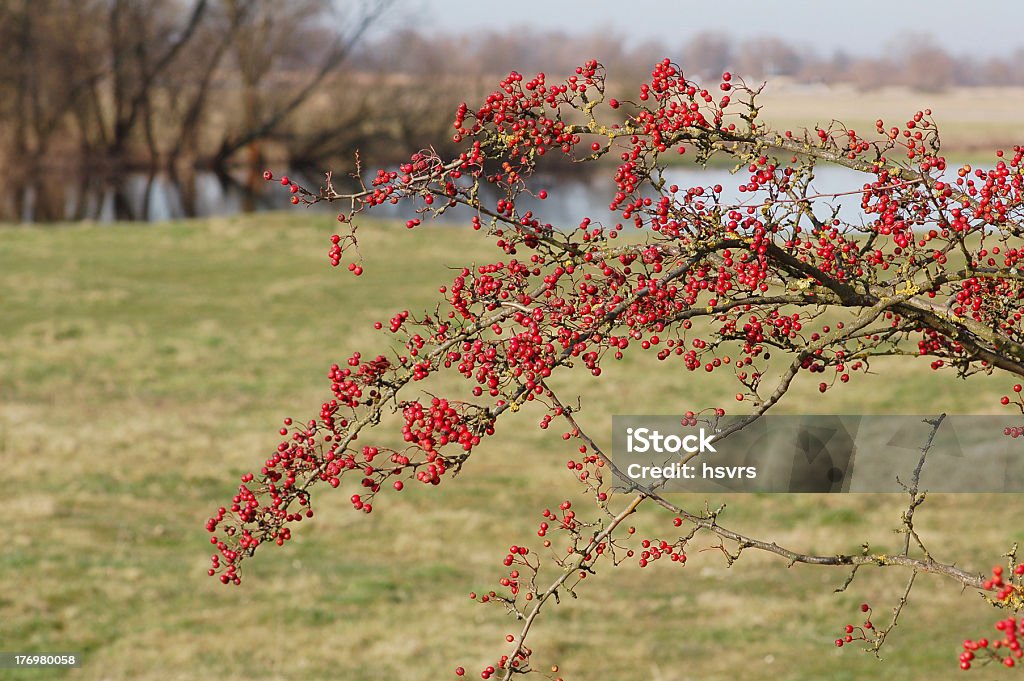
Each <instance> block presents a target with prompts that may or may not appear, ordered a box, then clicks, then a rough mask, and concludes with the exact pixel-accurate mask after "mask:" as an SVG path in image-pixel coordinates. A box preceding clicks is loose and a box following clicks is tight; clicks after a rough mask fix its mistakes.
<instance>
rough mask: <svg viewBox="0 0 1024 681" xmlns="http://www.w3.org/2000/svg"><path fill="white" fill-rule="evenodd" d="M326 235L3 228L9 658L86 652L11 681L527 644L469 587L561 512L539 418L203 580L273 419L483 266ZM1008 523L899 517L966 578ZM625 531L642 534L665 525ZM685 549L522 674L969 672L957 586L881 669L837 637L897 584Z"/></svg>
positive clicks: (844, 534)
mask: <svg viewBox="0 0 1024 681" xmlns="http://www.w3.org/2000/svg"><path fill="white" fill-rule="evenodd" d="M330 230H331V227H330V221H329V219H328V218H321V217H309V216H308V215H305V214H303V213H301V212H298V211H297V212H294V213H289V214H287V215H261V216H257V217H240V218H232V219H214V220H206V221H197V222H182V223H172V224H159V225H119V226H116V227H110V226H103V227H100V226H74V227H71V226H58V227H48V228H24V227H3V228H2V229H0V300H2V312H0V320H2V322H0V328H2V332H0V462H2V464H3V470H4V474H5V479H6V484H5V485H4V489H6V490H7V491H6V492H5V494H4V497H5V499H6V502H5V503H4V505H3V515H4V518H5V523H4V525H5V527H4V536H3V540H2V541H3V548H2V549H0V650H3V651H11V652H13V651H43V650H69V651H71V650H75V651H80V652H82V653H84V657H85V663H84V665H83V666H82V668H80V669H77V670H73V671H68V672H58V671H53V670H51V671H35V672H16V671H12V670H0V678H2V679H15V678H23V679H40V678H62V677H64V678H68V679H89V680H101V679H214V678H227V679H243V678H244V679H259V680H270V679H304V680H305V679H328V678H329V679H353V680H359V679H366V680H370V679H427V678H432V679H438V678H440V679H447V678H454V675H453V674H452V669H453V668H454V667H455V666H456V664H463V665H464V666H465V667H466V668H467V669H468V670H470V672H469V673H470V674H471V675H474V676H473V677H475V674H476V672H477V670H479V668H481V667H482V666H483V665H485V664H487V663H489V662H492V661H493V660H494V658H495V657H496V656H497V655H499V654H501V653H502V652H503V650H504V643H503V641H504V638H503V637H504V635H505V634H506V633H507V632H510V631H513V630H514V629H518V625H515V626H514V623H513V621H512V620H510V619H508V618H507V617H505V616H504V615H503V613H502V612H501V611H500V610H499V609H498V608H491V607H487V606H481V605H479V604H475V603H473V602H471V601H470V600H469V599H468V598H467V597H466V594H467V593H468V592H469V591H470V590H477V591H480V590H484V589H489V588H492V587H494V586H496V585H495V581H496V580H497V579H498V578H499V577H500V576H501V560H502V558H503V557H504V555H505V549H506V548H507V545H508V544H509V543H516V542H518V543H525V542H529V541H530V540H531V537H532V538H533V539H536V535H535V532H536V526H537V523H538V522H539V520H540V515H539V514H540V511H541V510H542V509H543V508H545V507H547V506H551V505H554V504H557V503H558V502H559V501H560V500H562V499H565V498H574V495H575V494H576V487H575V485H574V483H573V480H572V478H571V477H570V476H568V475H567V474H566V473H565V472H564V461H565V459H566V458H567V454H568V452H567V451H566V448H565V447H564V445H563V444H562V442H561V440H559V439H558V438H557V435H555V436H554V437H550V435H552V433H550V432H549V433H543V432H542V431H540V430H538V429H536V428H533V427H532V424H533V423H535V422H536V419H535V418H534V415H532V414H530V413H527V411H528V410H524V412H521V413H520V414H518V415H515V417H514V419H509V420H508V421H506V422H505V423H503V424H500V425H499V433H498V436H496V437H495V438H494V439H493V441H491V442H489V443H488V444H487V445H486V446H485V447H482V448H481V449H480V450H479V451H478V452H477V453H476V455H475V456H474V457H473V459H472V461H471V462H470V464H469V465H468V466H467V468H466V470H465V471H464V472H463V473H462V475H460V476H459V477H458V478H456V479H455V480H453V481H448V482H446V483H445V484H443V485H442V486H441V487H440V488H437V489H429V490H421V489H419V486H418V485H410V486H409V487H407V489H406V491H404V492H402V494H400V495H396V494H390V495H386V496H385V497H384V498H383V499H381V502H380V503H379V504H378V511H379V513H378V512H375V513H374V514H373V515H372V516H369V517H367V516H364V515H363V514H357V513H353V512H352V511H351V509H350V507H349V504H348V502H347V498H348V496H349V495H350V494H351V491H346V489H344V488H343V489H340V490H337V491H335V492H331V491H330V490H327V491H326V492H325V493H324V494H322V496H321V497H320V498H319V499H318V502H319V517H318V518H317V519H316V520H315V521H313V522H311V523H308V524H307V523H304V524H303V527H301V528H299V531H298V532H297V533H296V534H297V538H296V540H295V541H294V542H292V545H291V546H289V547H288V548H287V549H284V550H276V549H268V550H266V551H264V552H263V554H262V555H261V556H260V557H258V558H257V559H256V560H255V561H254V562H252V563H250V564H249V565H248V566H247V568H248V569H247V573H246V578H245V580H244V581H243V584H242V586H241V587H239V588H230V589H229V588H225V587H223V586H221V585H220V584H219V583H217V582H216V581H215V580H213V579H210V578H209V577H207V576H206V572H205V571H206V568H207V566H208V556H209V553H210V547H209V544H208V541H207V540H208V535H207V533H206V532H205V529H204V527H203V524H204V522H205V520H206V518H207V517H208V516H209V515H210V514H211V513H212V512H213V511H214V510H215V509H216V507H217V506H219V505H221V504H222V503H224V502H226V501H227V499H228V498H229V497H230V495H231V494H232V492H233V489H234V486H235V484H236V481H237V476H238V475H239V474H241V473H242V472H244V471H246V470H249V469H252V468H258V466H259V465H260V462H261V461H262V460H263V459H264V458H265V457H266V454H267V453H268V452H269V451H271V450H272V449H273V447H274V446H275V445H276V443H277V441H278V436H277V434H276V429H277V427H278V425H279V424H280V419H282V418H283V417H285V416H293V417H296V418H309V417H311V416H313V415H315V414H316V412H317V410H318V408H319V405H320V402H321V401H322V400H323V399H324V398H325V397H326V396H328V395H329V392H328V383H327V380H326V371H327V368H328V366H329V365H330V364H331V363H332V362H335V361H340V360H342V359H344V358H345V357H347V356H348V355H349V354H350V353H351V352H352V351H353V350H360V351H362V352H363V353H364V354H366V353H369V352H372V351H374V349H375V348H376V347H377V346H378V345H379V343H381V342H382V341H383V339H382V337H381V336H380V334H379V333H378V332H375V331H373V329H372V322H373V321H375V320H378V319H387V318H388V317H389V316H390V315H391V314H393V312H394V311H396V310H400V309H403V308H408V309H417V308H422V307H426V306H428V305H429V304H430V301H431V300H432V296H433V295H434V294H432V292H434V291H436V287H437V285H439V284H441V283H445V282H446V281H447V280H450V278H451V274H450V272H449V270H448V266H451V265H462V264H464V263H467V262H470V261H484V260H485V259H487V258H488V257H489V253H488V250H487V249H485V248H484V247H483V246H482V243H483V242H482V240H480V239H474V238H473V234H472V233H470V232H467V231H464V230H461V229H454V228H443V229H434V230H431V229H421V230H417V231H415V232H412V233H409V232H407V231H406V230H405V229H401V228H399V227H397V226H396V225H393V224H385V223H367V224H366V225H365V226H364V227H363V229H361V230H360V237H361V240H360V241H361V248H362V250H363V253H364V255H365V256H366V257H367V259H368V267H367V273H366V275H364V277H362V278H361V279H358V280H357V279H354V278H352V277H350V276H348V275H347V274H344V273H341V272H338V271H335V270H332V269H331V268H330V267H329V266H328V264H327V257H326V251H327V248H328V242H327V236H328V235H329V234H330ZM478 242H479V243H478ZM697 378H699V379H701V380H695V379H697ZM704 378H705V377H704V376H700V377H697V376H694V375H691V374H687V373H685V372H679V373H674V372H671V371H665V370H664V367H663V366H662V365H657V366H656V365H655V363H654V362H651V363H647V362H646V360H640V359H635V360H629V361H628V362H626V363H623V364H622V365H621V366H618V367H616V368H615V369H612V370H609V371H608V372H607V373H606V376H605V377H603V379H602V380H600V381H595V380H593V379H591V378H590V377H589V376H587V377H568V378H566V377H562V378H560V379H559V384H560V385H561V386H562V387H563V388H565V389H566V390H569V391H573V392H577V393H581V394H582V395H583V396H584V399H583V405H584V408H585V409H586V412H585V418H586V421H587V422H588V423H590V424H593V425H594V427H595V429H596V432H606V431H607V428H608V416H609V415H610V414H612V413H615V412H616V411H629V412H632V413H641V412H648V413H671V412H678V411H681V410H685V409H687V408H691V407H695V406H703V405H708V404H728V403H729V400H730V397H729V396H730V395H732V393H733V392H735V389H734V388H733V387H732V386H731V385H728V384H724V383H721V382H716V381H711V382H710V383H709V382H707V381H705V380H703V379H704ZM605 379H606V380H605ZM1007 383H1008V381H1006V380H1005V379H986V378H984V377H982V378H981V379H979V380H978V381H976V382H974V381H972V384H971V385H970V386H968V385H966V384H964V383H962V382H958V381H957V380H955V379H954V378H952V377H950V376H936V375H935V374H933V373H932V372H930V371H929V370H928V369H927V366H926V363H924V362H921V363H917V362H901V363H899V364H885V363H880V364H879V365H877V366H876V374H875V375H872V376H868V377H866V378H855V380H854V382H853V383H851V385H850V386H848V387H849V389H848V390H837V391H836V392H835V394H831V393H830V394H829V395H828V397H827V399H823V398H822V397H821V396H820V395H818V393H817V391H816V387H815V385H816V382H815V381H810V380H808V381H804V382H803V383H801V384H798V385H797V386H796V388H795V389H794V391H793V394H792V395H791V399H790V400H789V401H788V402H786V403H784V404H783V405H782V406H781V407H780V410H781V411H785V412H788V413H798V412H819V413H872V412H879V413H884V412H890V411H891V412H896V413H930V412H936V411H939V410H945V411H949V412H951V413H986V412H991V411H993V408H997V402H996V400H998V396H999V395H1000V394H1002V392H1004V391H1005V389H1006V384H1007ZM627 405H628V409H627V408H626V406H627ZM682 500H683V503H684V504H687V505H689V506H690V507H694V508H696V507H701V506H703V503H704V499H703V498H685V497H682ZM710 502H711V503H712V504H719V503H723V502H725V503H728V505H729V507H728V510H727V511H726V512H725V514H724V515H723V516H722V518H721V522H722V523H723V524H727V525H729V524H731V525H732V526H734V527H735V528H736V529H738V530H743V531H749V532H751V533H755V534H758V535H761V536H766V537H767V538H769V539H774V540H776V541H778V542H779V543H781V544H787V545H792V546H793V547H794V548H801V549H806V550H812V551H818V552H840V551H844V552H845V551H854V552H855V551H857V550H858V547H859V546H860V544H861V543H862V542H864V541H871V542H872V544H873V545H874V546H876V547H877V548H878V549H879V550H885V549H889V550H895V549H896V547H897V546H898V545H899V538H898V537H897V536H895V535H894V534H893V532H892V528H894V527H896V526H897V525H898V523H899V511H900V508H901V503H902V499H901V498H898V497H892V496H882V495H845V496H840V495H835V496H818V495H777V496H770V495H761V496H741V495H735V496H730V497H721V498H713V499H711V500H710ZM1022 511H1024V499H1022V498H1021V497H1020V496H996V495H992V496H966V495H961V496H956V495H946V496H935V497H930V498H929V499H928V501H927V502H926V504H925V505H924V507H922V508H921V509H919V511H918V516H917V519H918V520H919V523H918V526H919V528H920V530H921V531H922V533H923V536H924V537H925V538H926V540H928V539H930V540H931V547H932V549H933V551H934V553H935V554H936V557H938V558H940V559H944V560H958V561H959V563H960V564H961V565H963V566H964V567H965V568H969V569H972V570H977V571H983V570H987V568H988V567H989V566H990V565H992V564H994V563H995V562H998V560H999V555H1000V554H1001V553H1003V552H1004V551H1005V550H1006V549H1007V548H1008V547H1009V545H1010V544H1011V543H1012V542H1013V541H1015V540H1018V539H1021V532H1020V530H1019V527H1018V526H1017V525H1016V522H1014V519H1015V518H1017V517H1018V515H1017V514H1019V513H1021V512H1022ZM635 524H636V526H637V527H638V529H639V530H640V531H641V532H650V533H655V532H658V533H660V532H664V531H665V530H667V529H668V528H669V525H670V519H668V518H666V517H664V515H663V514H659V513H651V512H644V513H640V514H639V515H638V517H637V519H636V523H635ZM690 553H691V560H690V562H689V564H688V565H687V567H686V568H685V569H682V570H680V569H678V568H677V569H668V568H667V566H661V565H656V566H654V568H652V569H646V570H640V569H638V568H636V566H635V564H633V565H624V566H621V567H620V568H618V569H615V570H603V571H599V573H598V575H597V576H596V577H595V578H594V579H592V580H588V581H591V582H592V583H588V584H586V585H584V586H583V587H582V588H581V595H582V596H583V597H582V598H581V599H580V600H570V599H566V600H564V601H563V602H562V604H561V605H559V606H557V607H554V608H552V609H551V610H550V611H549V612H548V613H547V615H546V616H545V617H544V618H542V620H541V624H540V625H539V628H538V629H537V632H536V636H535V638H534V639H533V645H534V649H535V650H536V651H537V656H538V658H537V659H538V660H539V661H540V662H557V663H558V664H559V665H560V667H561V673H562V674H563V675H564V676H565V677H566V678H567V679H650V680H652V681H671V680H683V679H729V678H737V677H743V678H762V677H768V676H770V677H772V678H774V679H778V680H783V679H817V678H823V677H827V678H833V679H851V680H852V679H864V678H900V679H934V678H945V677H947V676H953V675H954V674H958V673H960V672H959V670H957V669H956V656H957V654H958V652H959V650H958V649H959V645H960V641H961V640H962V638H964V637H965V636H972V637H973V636H981V635H987V634H989V633H994V631H993V630H992V629H991V623H992V622H994V620H995V618H996V612H995V611H993V610H992V609H991V608H989V607H987V606H985V604H984V603H982V602H981V601H980V600H979V598H978V596H977V595H976V594H975V593H973V592H970V591H968V592H964V593H961V592H960V591H959V590H958V589H957V588H956V586H955V585H954V584H952V583H949V582H948V581H944V580H942V579H940V578H937V577H930V576H923V577H921V578H920V579H919V580H918V587H917V589H916V591H915V596H916V597H915V598H914V599H913V600H912V602H911V605H910V606H909V607H908V609H907V610H906V611H905V614H904V616H905V618H906V620H905V624H904V625H901V626H900V627H899V628H898V629H897V630H896V631H895V632H894V633H893V635H892V636H891V637H890V643H889V644H888V646H887V649H886V650H885V651H884V657H885V661H884V662H882V663H880V662H878V661H876V660H875V659H874V658H873V657H871V656H869V655H866V654H863V653H860V652H858V651H857V650H854V649H845V650H842V651H839V650H837V649H835V648H834V647H833V646H832V643H831V641H832V639H834V638H835V637H836V635H838V633H839V632H840V630H841V627H842V626H843V625H844V624H845V623H846V622H847V621H851V620H853V619H854V618H855V617H856V614H855V610H856V606H857V604H859V603H860V602H861V601H862V600H868V601H870V602H872V603H874V604H876V607H877V610H876V616H875V619H876V621H883V620H884V618H885V617H886V613H887V612H888V609H889V608H890V607H892V606H893V605H894V604H895V602H896V600H897V598H898V596H899V594H900V592H901V590H902V587H903V577H904V575H903V574H900V573H896V572H892V571H882V570H864V571H862V572H861V574H860V576H859V577H858V580H857V581H856V582H855V583H854V586H853V587H852V588H851V590H850V591H849V592H848V593H844V594H834V593H833V589H834V588H835V587H836V586H838V585H840V584H841V583H842V581H843V579H844V578H845V573H841V572H838V571H834V570H828V569H823V568H814V567H807V566H796V567H792V568H789V569H787V567H786V565H785V563H784V562H782V561H780V560H776V559H773V558H771V557H768V556H756V555H746V554H745V556H744V559H743V560H741V561H740V562H739V563H738V564H737V565H735V566H734V567H733V568H731V569H726V566H725V562H724V560H723V558H722V556H721V554H719V553H717V552H715V551H708V552H696V551H691V552H690ZM658 568H662V569H658ZM467 678H470V677H469V676H468V677H467Z"/></svg>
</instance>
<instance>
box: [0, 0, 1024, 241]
mask: <svg viewBox="0 0 1024 681" xmlns="http://www.w3.org/2000/svg"><path fill="white" fill-rule="evenodd" d="M555 4H556V5H557V6H554V7H552V6H550V5H552V3H544V2H540V1H539V0H526V1H523V2H517V3H515V5H514V7H510V8H509V9H508V11H503V12H499V13H497V14H495V13H492V12H491V11H489V10H487V11H484V9H483V8H482V7H479V8H469V7H464V6H462V5H460V4H458V3H449V2H442V1H440V0H433V1H428V0H294V1H291V2H280V1H279V0H251V1H249V0H146V1H139V0H81V1H75V2H71V1H68V0H3V1H2V2H0V220H2V221H37V222H49V221H59V220H100V221H112V220H160V219H167V218H174V217H195V216H207V215H215V214H230V213H234V212H246V211H253V210H259V209H266V208H272V207H283V206H284V205H285V203H284V202H285V201H287V197H286V196H284V195H283V194H282V193H280V192H264V187H263V186H262V185H261V183H259V182H258V181H257V179H258V178H259V176H260V173H261V172H262V170H263V168H264V167H265V166H272V167H274V168H275V169H276V170H278V171H279V172H278V174H280V172H281V171H287V172H291V173H292V174H293V175H296V176H298V177H303V178H307V179H309V178H314V179H313V181H314V182H315V178H316V176H318V175H319V173H320V172H321V171H323V170H327V169H332V170H334V171H335V172H336V173H337V175H338V176H340V177H345V176H347V174H348V173H349V172H351V171H352V170H353V163H354V158H355V153H356V152H357V151H358V152H359V153H360V154H361V156H362V159H363V162H364V168H365V169H368V170H370V171H372V170H373V169H375V168H376V167H380V166H384V165H390V164H395V163H398V162H400V161H401V160H402V159H404V158H406V157H408V155H409V153H410V151H414V150H417V149H420V148H423V147H425V146H428V145H430V146H434V147H435V148H438V150H439V151H441V152H442V153H444V152H445V151H450V146H451V136H450V134H449V132H448V131H449V128H450V122H451V120H452V116H453V111H454V109H455V107H456V106H457V105H458V103H459V102H462V101H469V102H472V101H474V100H476V99H479V98H480V97H481V96H483V95H485V94H486V92H489V88H492V87H493V86H494V85H495V84H496V83H497V81H498V80H499V79H500V78H501V77H502V76H503V75H505V74H507V73H508V72H509V71H510V70H513V69H515V70H519V71H521V72H524V73H528V74H533V73H536V72H538V71H541V70H543V71H545V72H547V73H549V74H551V75H552V76H555V77H557V76H559V75H561V74H564V73H566V72H570V71H571V70H572V69H573V68H574V67H575V66H576V65H578V64H580V63H582V62H583V61H584V60H586V59H589V58H591V57H596V58H598V59H599V60H601V61H602V62H603V63H604V64H605V65H606V66H607V68H608V74H609V87H610V89H611V91H612V93H613V94H614V95H616V96H620V97H628V96H629V95H630V94H632V93H633V92H635V91H636V90H637V88H638V85H639V83H640V82H642V81H643V79H644V78H645V77H646V76H647V75H648V74H649V71H650V69H651V66H652V65H653V64H654V63H655V62H656V61H658V60H660V59H661V58H662V57H664V56H669V57H671V58H673V59H674V60H675V61H676V62H677V63H679V64H680V65H682V67H683V69H684V72H685V73H687V74H688V75H689V76H690V77H693V78H697V79H701V78H707V79H709V80H710V79H713V78H716V77H717V76H718V75H720V74H721V72H722V71H724V70H726V69H728V70H732V71H733V72H735V73H737V74H740V75H742V76H743V77H744V78H746V79H747V80H748V81H750V82H755V83H756V82H758V81H761V80H767V81H768V83H769V85H768V87H767V89H766V92H765V97H764V103H765V105H766V111H765V116H764V118H766V119H767V120H769V121H770V122H771V123H772V124H774V125H775V126H776V127H778V128H785V127H798V126H804V125H813V124H814V123H816V122H825V123H827V122H828V121H829V120H831V119H832V118H842V119H843V120H845V121H848V122H850V123H851V124H858V123H863V124H865V125H871V124H872V122H873V121H874V118H873V117H874V116H880V115H892V116H894V117H896V119H901V120H905V117H906V116H909V115H911V114H912V113H913V112H914V111H915V110H917V108H920V107H921V106H928V105H930V106H931V107H932V109H933V110H934V111H935V112H936V115H937V117H938V119H939V123H940V125H941V126H942V130H943V132H944V135H943V137H944V141H945V145H946V150H947V152H948V153H952V154H956V155H959V156H961V157H969V156H971V155H972V154H974V155H977V154H979V153H981V151H982V150H989V151H991V150H992V149H994V147H995V146H998V145H1005V144H1012V142H1013V141H1014V140H1013V139H1012V138H1013V135H1014V134H1016V133H1018V131H1019V130H1020V128H1021V125H1020V123H1021V121H1020V116H1019V112H1018V109H1017V104H1018V103H1019V102H1020V101H1024V100H1022V97H1024V70H1022V69H1020V68H1019V65H1020V64H1021V63H1022V62H1024V40H1022V39H1020V38H1019V32H1016V31H1014V29H1013V27H1014V26H1019V25H1021V22H1022V21H1024V10H1022V9H1021V8H1020V7H1018V6H1016V5H1015V4H1013V3H992V2H989V3H980V4H976V5H973V6H972V7H973V8H974V9H972V10H971V11H970V13H969V14H968V13H967V12H966V11H965V10H963V9H962V8H961V7H959V6H958V5H957V3H954V2H949V1H947V0H943V1H940V2H931V3H929V5H928V8H927V11H922V10H921V9H920V8H919V7H917V6H914V5H913V4H912V3H902V4H901V3H887V4H886V6H885V8H884V9H881V10H877V11H872V12H865V13H861V12H858V11H854V10H853V9H852V8H850V9H849V10H847V11H838V10H837V11H835V12H832V11H829V10H823V9H821V8H820V7H819V6H817V5H813V4H808V3H803V2H800V1H799V0H788V1H786V2H777V3H772V5H771V7H770V8H767V7H766V6H764V5H763V3H755V2H751V1H749V0H743V1H734V2H725V3H722V4H720V5H716V11H715V12H710V11H707V10H705V9H702V10H701V11H700V12H696V11H689V10H681V9H680V8H679V7H678V6H677V5H676V4H675V3H671V2H665V1H659V2H648V3H645V5H644V9H643V10H642V11H639V12H630V13H629V14H628V16H625V15H623V16H620V15H619V13H618V12H617V11H616V7H615V5H614V3H601V2H597V3H595V2H578V1H573V2H561V3H555ZM922 102H923V103H924V104H922ZM851 119H853V120H851ZM563 170H564V169H563Z"/></svg>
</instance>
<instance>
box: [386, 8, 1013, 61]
mask: <svg viewBox="0 0 1024 681" xmlns="http://www.w3.org/2000/svg"><path fill="white" fill-rule="evenodd" d="M401 11H403V12H409V13H410V16H414V17H415V20H416V22H417V23H418V24H419V25H421V26H422V28H424V29H426V30H430V29H431V28H435V27H436V28H437V29H443V28H444V27H446V26H447V27H451V28H454V29H466V28H473V27H478V26H482V27H487V28H499V29H500V28H501V27H503V26H508V27H513V26H515V27H518V26H522V25H535V26H542V27H546V28H558V29H561V30H565V31H566V32H570V33H571V32H573V31H574V29H578V30H580V31H583V32H590V31H592V30H594V29H604V28H611V29H613V30H614V31H615V32H617V33H619V34H623V35H625V34H626V33H627V30H628V34H629V36H630V38H631V39H636V40H649V39H651V38H658V39H661V40H662V41H664V42H665V44H666V45H667V46H668V47H669V49H671V48H672V46H673V44H677V43H680V42H683V41H685V40H686V39H687V38H688V37H691V36H693V35H695V34H697V33H700V32H702V31H720V32H722V33H727V34H729V35H733V36H737V37H752V36H763V35H774V36H778V37H780V38H783V39H785V40H787V41H789V42H790V43H791V44H793V46H808V47H810V48H812V49H814V50H815V51H816V52H817V53H819V54H821V55H823V56H828V55H831V54H832V53H833V52H834V51H836V50H838V49H842V50H843V51H845V52H846V53H848V54H853V55H863V54H867V53H869V52H871V51H874V50H881V49H884V48H885V47H886V46H887V45H890V44H892V43H893V42H895V41H896V40H897V39H898V38H899V36H900V35H906V34H908V33H915V34H918V35H919V34H922V33H925V34H930V35H931V36H932V37H933V38H934V39H935V40H936V42H938V43H939V44H940V45H941V46H942V47H943V48H944V49H945V50H946V51H947V52H949V53H951V54H955V55H968V54H973V55H975V56H979V57H991V56H996V55H999V54H1004V55H1009V54H1011V53H1012V52H1014V50H1016V49H1019V48H1024V2H1020V1H1019V0H1003V1H996V0H973V1H968V0H918V2H906V1H904V0H884V1H881V2H856V1H855V2H848V1H847V2H827V1H821V2H812V1H811V0H758V1H755V0H712V1H710V2H709V1H708V0H703V1H701V2H687V1H681V0H680V1H675V2H673V1H672V0H615V1H611V0H498V1H495V0H475V1H473V0H470V1H469V2H467V1H465V0H457V1H453V0H407V2H406V6H405V7H403V8H402V10H401ZM524 40H529V38H528V36H524Z"/></svg>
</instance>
